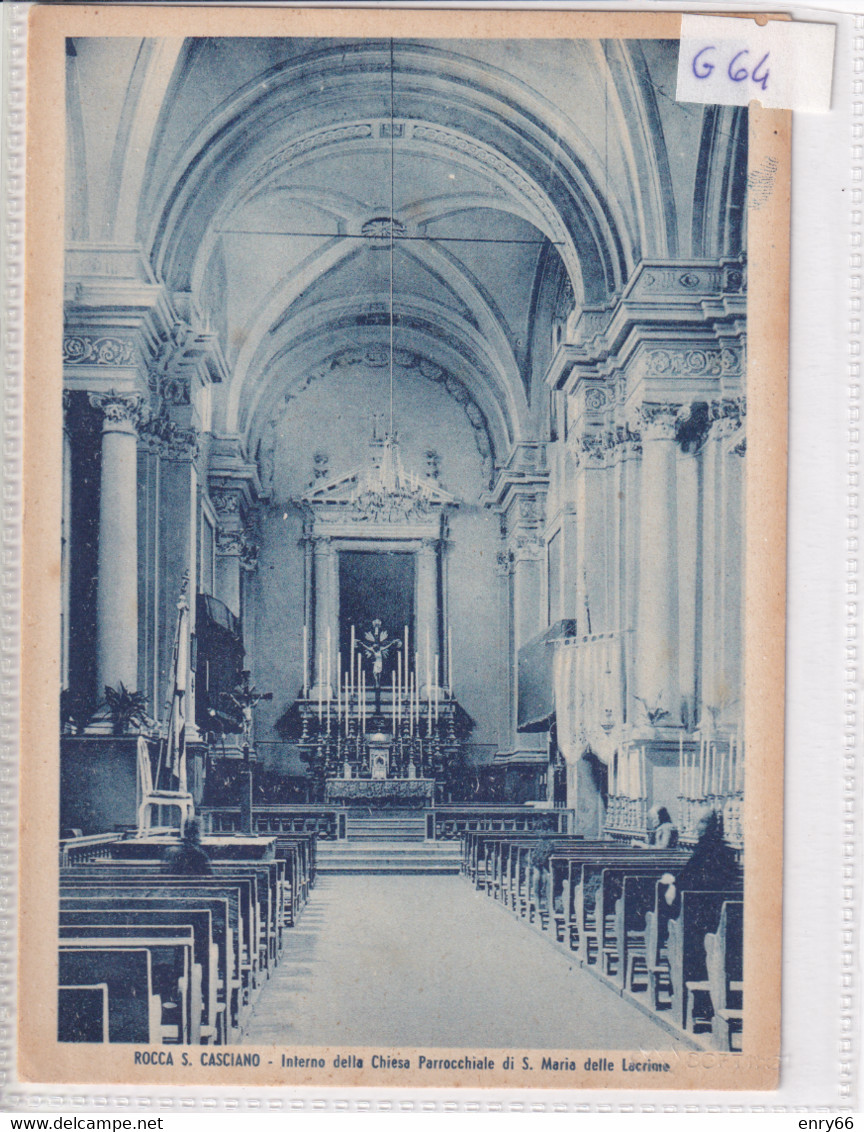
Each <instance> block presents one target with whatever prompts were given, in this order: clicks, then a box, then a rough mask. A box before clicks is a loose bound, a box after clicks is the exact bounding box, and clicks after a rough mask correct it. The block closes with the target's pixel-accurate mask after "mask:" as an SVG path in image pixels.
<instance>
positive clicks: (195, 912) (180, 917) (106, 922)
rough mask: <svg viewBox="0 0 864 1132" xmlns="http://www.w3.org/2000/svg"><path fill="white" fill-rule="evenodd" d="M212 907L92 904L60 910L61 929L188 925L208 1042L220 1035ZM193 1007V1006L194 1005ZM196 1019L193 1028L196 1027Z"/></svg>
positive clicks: (202, 1030)
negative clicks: (198, 973)
mask: <svg viewBox="0 0 864 1132" xmlns="http://www.w3.org/2000/svg"><path fill="white" fill-rule="evenodd" d="M212 922H213V920H212V914H211V911H210V909H208V908H201V907H191V906H189V905H187V904H186V903H185V902H184V903H183V904H182V905H181V906H180V907H179V908H176V909H174V908H172V909H155V908H148V909H147V910H135V909H130V908H126V907H124V908H122V909H113V910H112V909H106V908H104V907H90V908H86V909H83V910H81V911H69V910H68V909H63V908H61V910H60V929H61V932H62V931H63V929H66V928H69V929H76V930H84V929H87V928H90V927H91V926H98V927H100V928H107V927H111V926H113V927H117V928H118V929H122V928H126V927H129V928H133V929H135V930H137V931H143V930H145V929H147V928H149V927H178V928H183V927H189V928H191V931H192V937H193V969H194V968H197V969H198V971H199V972H200V987H201V992H200V996H201V1010H200V1019H199V1021H198V1025H197V1030H198V1035H199V1037H198V1040H199V1041H200V1042H201V1044H204V1045H206V1044H208V1043H209V1042H213V1041H216V1040H218V1038H219V1035H220V1032H221V1031H220V1025H219V1017H220V1007H219V1003H218V994H217V988H218V982H219V948H218V945H217V943H216V941H215V939H214V936H213V928H212ZM193 1010H194V1008H193ZM194 1025H195V1024H194V1022H193V1030H194Z"/></svg>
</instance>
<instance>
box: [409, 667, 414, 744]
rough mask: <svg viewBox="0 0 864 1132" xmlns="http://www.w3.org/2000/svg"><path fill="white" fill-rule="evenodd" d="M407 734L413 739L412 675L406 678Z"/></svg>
mask: <svg viewBox="0 0 864 1132" xmlns="http://www.w3.org/2000/svg"><path fill="white" fill-rule="evenodd" d="M408 733H409V734H410V736H411V738H412V739H413V738H414V673H413V672H412V673H411V675H410V676H409V677H408Z"/></svg>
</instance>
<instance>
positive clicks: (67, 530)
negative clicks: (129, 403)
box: [60, 390, 72, 688]
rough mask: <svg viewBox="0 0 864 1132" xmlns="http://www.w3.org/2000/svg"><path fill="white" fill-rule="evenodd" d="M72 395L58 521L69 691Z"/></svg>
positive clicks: (66, 396)
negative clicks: (70, 419)
mask: <svg viewBox="0 0 864 1132" xmlns="http://www.w3.org/2000/svg"><path fill="white" fill-rule="evenodd" d="M70 398H71V394H70V393H69V392H68V390H67V391H64V393H63V489H62V490H63V496H62V503H61V518H60V687H61V688H68V687H69V583H70V577H69V550H70V545H69V544H70V537H71V532H72V438H71V435H70V431H69V429H70V425H69V412H70V407H71V399H70Z"/></svg>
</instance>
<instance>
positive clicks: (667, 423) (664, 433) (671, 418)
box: [639, 402, 681, 441]
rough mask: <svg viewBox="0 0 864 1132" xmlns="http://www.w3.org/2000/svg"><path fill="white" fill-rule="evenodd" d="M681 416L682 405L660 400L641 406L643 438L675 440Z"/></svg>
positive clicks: (640, 421) (640, 418) (640, 416)
mask: <svg viewBox="0 0 864 1132" xmlns="http://www.w3.org/2000/svg"><path fill="white" fill-rule="evenodd" d="M680 417H681V406H680V405H677V404H670V403H668V402H660V403H655V404H647V403H646V404H643V405H641V406H640V408H639V423H640V425H641V429H640V431H641V433H642V440H643V441H646V440H649V441H650V440H674V439H675V437H676V434H677V431H678V422H679V420H680Z"/></svg>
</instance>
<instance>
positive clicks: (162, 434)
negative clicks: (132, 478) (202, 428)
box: [140, 405, 200, 460]
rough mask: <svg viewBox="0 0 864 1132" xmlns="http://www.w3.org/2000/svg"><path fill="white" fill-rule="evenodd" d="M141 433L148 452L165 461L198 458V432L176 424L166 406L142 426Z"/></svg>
mask: <svg viewBox="0 0 864 1132" xmlns="http://www.w3.org/2000/svg"><path fill="white" fill-rule="evenodd" d="M140 431H141V440H142V442H143V443H144V445H145V446H146V448H147V450H148V451H149V452H152V453H154V455H157V456H160V457H162V458H163V459H165V460H195V459H197V457H198V453H199V447H200V438H199V435H198V431H197V430H196V429H194V428H181V427H180V426H179V425H177V424H175V422H174V421H172V420H171V418H170V417H169V416H168V413H167V412H166V410H165V407H164V405H163V406H162V408H161V409H160V411H159V412H158V413H153V414H152V415H151V416H150V417H149V418H148V419H147V420H146V421H145V422H144V423H143V424H142V425H141V430H140Z"/></svg>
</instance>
